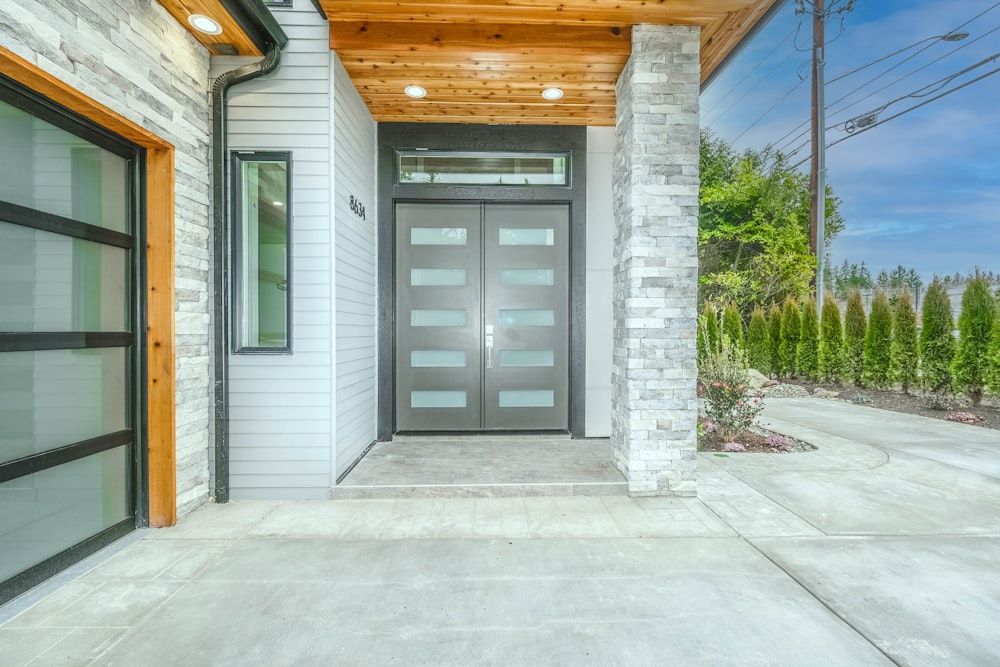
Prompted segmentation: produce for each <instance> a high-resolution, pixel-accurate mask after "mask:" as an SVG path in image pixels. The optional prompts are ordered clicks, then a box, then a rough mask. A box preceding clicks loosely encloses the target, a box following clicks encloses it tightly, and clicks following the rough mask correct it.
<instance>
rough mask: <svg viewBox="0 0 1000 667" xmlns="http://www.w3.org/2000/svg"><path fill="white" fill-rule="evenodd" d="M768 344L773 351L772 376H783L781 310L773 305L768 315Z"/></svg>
mask: <svg viewBox="0 0 1000 667" xmlns="http://www.w3.org/2000/svg"><path fill="white" fill-rule="evenodd" d="M767 344H768V346H769V347H770V350H771V375H775V376H780V375H781V308H778V304H776V303H775V304H771V310H770V311H769V312H768V314H767Z"/></svg>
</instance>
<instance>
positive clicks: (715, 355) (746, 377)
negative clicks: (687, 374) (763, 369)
mask: <svg viewBox="0 0 1000 667" xmlns="http://www.w3.org/2000/svg"><path fill="white" fill-rule="evenodd" d="M749 371H750V366H749V364H748V363H747V356H746V352H744V351H743V350H742V349H741V348H739V347H737V346H736V345H733V344H732V343H731V342H730V340H729V337H728V336H723V337H722V339H721V340H720V342H719V349H718V351H715V352H709V353H708V354H707V355H705V358H704V359H702V360H700V361H699V362H698V394H699V395H700V396H701V397H702V398H704V399H705V414H706V416H707V417H708V418H709V419H711V420H712V421H713V422H715V423H716V424H718V425H719V427H720V428H721V429H722V431H723V433H724V434H725V435H727V437H728V436H732V435H735V434H736V433H738V432H739V431H742V430H744V429H746V428H748V427H749V426H750V424H752V423H753V420H754V419H755V418H756V417H757V415H758V414H759V413H760V411H761V410H763V409H764V398H763V396H762V395H761V394H760V393H758V392H751V390H750V373H749Z"/></svg>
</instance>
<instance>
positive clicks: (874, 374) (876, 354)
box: [861, 291, 892, 389]
mask: <svg viewBox="0 0 1000 667" xmlns="http://www.w3.org/2000/svg"><path fill="white" fill-rule="evenodd" d="M864 350H865V352H864V355H865V356H864V359H865V360H864V370H863V372H862V373H861V379H862V380H863V381H864V383H865V384H866V385H867V386H869V387H872V388H874V389H888V388H889V387H890V386H891V385H892V306H891V305H889V298H888V297H887V296H886V295H885V292H882V291H878V292H876V293H875V299H874V300H873V301H872V312H871V315H869V316H868V331H867V332H865V348H864Z"/></svg>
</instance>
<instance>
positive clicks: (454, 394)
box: [410, 391, 467, 408]
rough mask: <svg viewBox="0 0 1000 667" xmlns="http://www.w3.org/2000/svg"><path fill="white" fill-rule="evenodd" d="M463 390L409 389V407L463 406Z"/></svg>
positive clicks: (464, 395) (464, 396) (464, 401)
mask: <svg viewBox="0 0 1000 667" xmlns="http://www.w3.org/2000/svg"><path fill="white" fill-rule="evenodd" d="M466 402H467V401H466V393H465V392H464V391H411V392H410V407H411V408H464V407H465V406H466Z"/></svg>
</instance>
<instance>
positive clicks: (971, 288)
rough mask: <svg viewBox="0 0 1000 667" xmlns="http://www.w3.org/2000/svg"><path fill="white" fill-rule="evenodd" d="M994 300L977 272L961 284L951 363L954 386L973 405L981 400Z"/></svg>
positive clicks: (994, 316) (995, 306)
mask: <svg viewBox="0 0 1000 667" xmlns="http://www.w3.org/2000/svg"><path fill="white" fill-rule="evenodd" d="M996 310H997V303H996V300H995V299H994V298H993V295H992V294H991V293H990V284H989V282H988V281H987V279H986V278H985V277H983V276H981V275H977V276H976V277H975V278H973V279H972V280H970V281H969V282H968V283H966V285H965V292H964V293H963V294H962V314H961V315H959V316H958V349H957V350H956V352H955V358H954V360H952V364H951V374H952V378H953V380H954V384H955V389H956V390H957V391H960V392H962V393H964V394H965V395H966V396H968V397H969V399H970V400H971V401H972V404H973V405H979V403H980V401H982V400H983V389H984V387H985V384H986V375H987V370H988V365H987V357H986V353H987V349H988V348H989V344H990V338H991V336H992V333H993V320H994V319H996Z"/></svg>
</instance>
